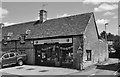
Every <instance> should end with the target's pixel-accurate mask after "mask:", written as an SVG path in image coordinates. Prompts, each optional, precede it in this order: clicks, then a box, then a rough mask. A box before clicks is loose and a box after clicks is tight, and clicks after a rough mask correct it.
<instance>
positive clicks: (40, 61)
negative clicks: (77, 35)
mask: <svg viewBox="0 0 120 77" xmlns="http://www.w3.org/2000/svg"><path fill="white" fill-rule="evenodd" d="M34 47H35V64H36V65H43V66H59V67H68V68H71V67H72V66H73V43H72V38H64V39H48V40H35V41H34Z"/></svg>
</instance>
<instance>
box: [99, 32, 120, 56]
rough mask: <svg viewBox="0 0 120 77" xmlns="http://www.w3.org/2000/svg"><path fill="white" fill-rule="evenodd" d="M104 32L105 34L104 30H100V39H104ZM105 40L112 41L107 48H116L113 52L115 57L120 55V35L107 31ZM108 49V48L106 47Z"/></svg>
mask: <svg viewBox="0 0 120 77" xmlns="http://www.w3.org/2000/svg"><path fill="white" fill-rule="evenodd" d="M105 34H106V32H105V31H103V32H101V33H100V37H101V38H102V39H105ZM107 41H113V44H112V46H108V48H110V47H113V48H114V49H115V50H116V52H115V54H116V57H120V36H118V35H114V34H111V33H107ZM108 50H110V49H108Z"/></svg>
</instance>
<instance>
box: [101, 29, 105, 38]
mask: <svg viewBox="0 0 120 77" xmlns="http://www.w3.org/2000/svg"><path fill="white" fill-rule="evenodd" d="M105 35H106V32H105V31H103V32H101V33H100V37H101V38H103V39H105Z"/></svg>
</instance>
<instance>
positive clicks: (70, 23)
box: [2, 12, 93, 39]
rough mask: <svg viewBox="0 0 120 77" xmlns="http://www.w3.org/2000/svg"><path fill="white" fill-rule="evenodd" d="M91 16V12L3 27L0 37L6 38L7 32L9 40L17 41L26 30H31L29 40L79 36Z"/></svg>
mask: <svg viewBox="0 0 120 77" xmlns="http://www.w3.org/2000/svg"><path fill="white" fill-rule="evenodd" d="M92 14H93V12H91V13H84V14H79V15H73V16H68V17H62V18H56V19H50V20H47V21H45V22H43V23H39V21H30V22H25V23H20V24H15V25H11V26H7V27H3V30H2V35H3V36H6V35H7V34H8V32H12V33H13V35H12V37H11V38H12V39H17V38H18V36H19V35H20V34H23V33H25V32H26V30H31V33H30V34H29V35H28V37H29V38H44V37H55V36H67V35H80V34H83V33H84V31H85V28H86V26H87V24H88V22H89V20H90V18H91V15H92Z"/></svg>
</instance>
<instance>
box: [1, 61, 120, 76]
mask: <svg viewBox="0 0 120 77" xmlns="http://www.w3.org/2000/svg"><path fill="white" fill-rule="evenodd" d="M118 69H120V64H118V59H110V60H109V61H107V62H106V63H104V64H99V65H95V66H91V67H90V68H88V69H87V70H83V71H79V70H75V69H67V68H56V67H43V66H30V65H24V66H16V67H8V68H3V69H0V72H1V73H2V74H3V76H2V77H6V75H7V77H73V76H74V77H101V76H102V77H117V76H116V74H118V73H119V72H120V71H118ZM117 71H118V72H117ZM8 75H9V76H8ZM10 75H14V76H10Z"/></svg>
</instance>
